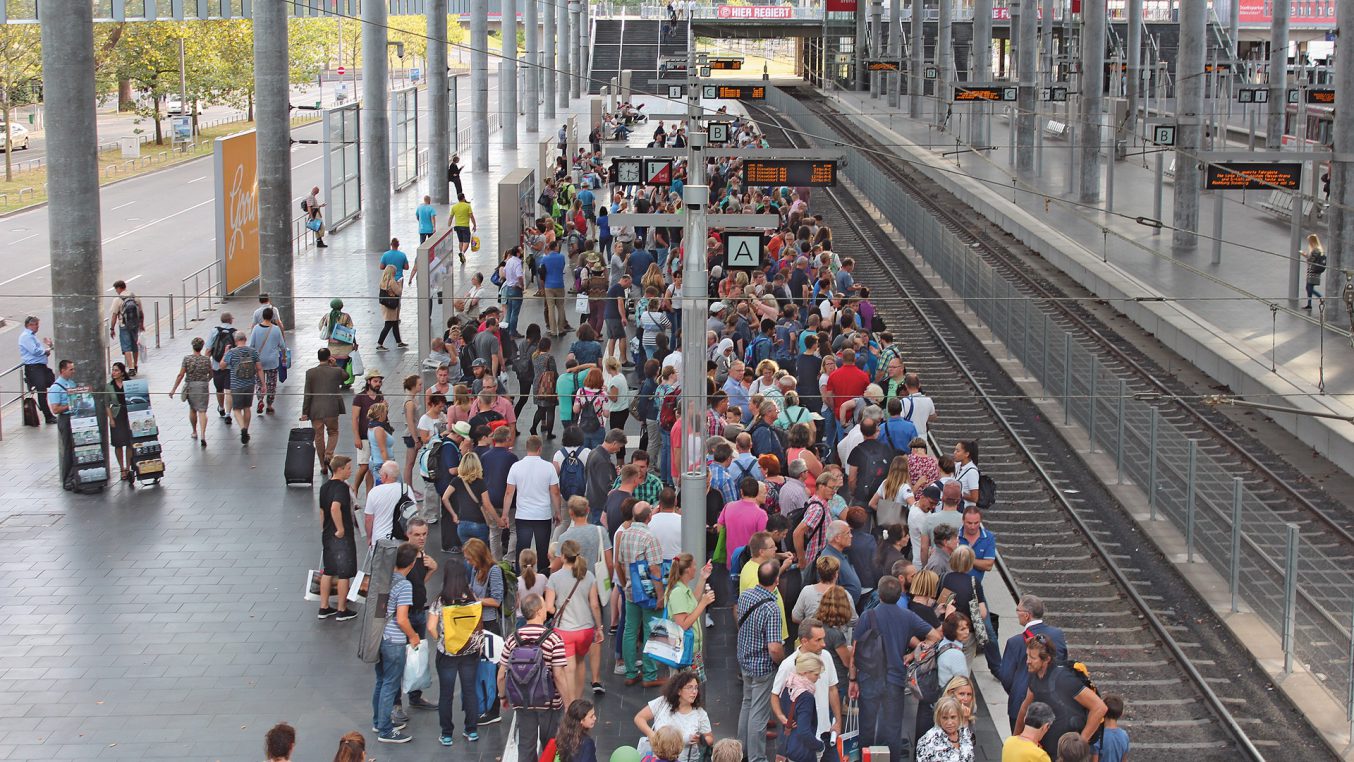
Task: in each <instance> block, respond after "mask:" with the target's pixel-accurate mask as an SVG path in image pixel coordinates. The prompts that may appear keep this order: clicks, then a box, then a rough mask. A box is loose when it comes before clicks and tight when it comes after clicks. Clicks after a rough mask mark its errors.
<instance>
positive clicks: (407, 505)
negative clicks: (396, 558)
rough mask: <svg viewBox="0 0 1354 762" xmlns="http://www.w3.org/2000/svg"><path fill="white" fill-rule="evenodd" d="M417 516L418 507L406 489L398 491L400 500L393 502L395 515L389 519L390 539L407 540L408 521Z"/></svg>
mask: <svg viewBox="0 0 1354 762" xmlns="http://www.w3.org/2000/svg"><path fill="white" fill-rule="evenodd" d="M416 515H418V505H417V504H415V503H414V498H413V496H412V495H410V494H409V490H408V489H403V488H402V489H401V490H400V499H399V500H396V501H395V515H394V516H391V517H390V539H392V540H408V539H409V534H408V531H407V526H408V523H409V519H412V518H413V517H414V516H416Z"/></svg>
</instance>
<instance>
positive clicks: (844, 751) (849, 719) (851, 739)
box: [837, 699, 860, 762]
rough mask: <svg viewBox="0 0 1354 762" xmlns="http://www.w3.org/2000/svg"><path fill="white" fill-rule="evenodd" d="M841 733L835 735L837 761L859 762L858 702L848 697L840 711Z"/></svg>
mask: <svg viewBox="0 0 1354 762" xmlns="http://www.w3.org/2000/svg"><path fill="white" fill-rule="evenodd" d="M842 714H843V715H845V716H844V717H843V718H842V734H841V735H839V736H837V762H860V703H859V700H858V699H849V700H848V701H847V703H846V708H845V709H844V710H843V712H842Z"/></svg>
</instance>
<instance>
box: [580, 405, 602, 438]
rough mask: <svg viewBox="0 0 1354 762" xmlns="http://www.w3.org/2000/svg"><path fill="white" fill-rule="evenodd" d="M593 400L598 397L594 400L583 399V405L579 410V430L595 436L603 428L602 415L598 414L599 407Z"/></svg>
mask: <svg viewBox="0 0 1354 762" xmlns="http://www.w3.org/2000/svg"><path fill="white" fill-rule="evenodd" d="M593 399H596V397H595V396H594V397H592V399H589V398H588V397H582V405H580V406H579V409H578V416H577V417H578V428H579V429H580V430H581V431H582V432H583V433H584V434H594V433H596V432H597V431H598V430H600V429H601V428H602V419H601V415H600V414H599V413H598V412H597V405H596V404H595V403H594V402H593V401H592V400H593Z"/></svg>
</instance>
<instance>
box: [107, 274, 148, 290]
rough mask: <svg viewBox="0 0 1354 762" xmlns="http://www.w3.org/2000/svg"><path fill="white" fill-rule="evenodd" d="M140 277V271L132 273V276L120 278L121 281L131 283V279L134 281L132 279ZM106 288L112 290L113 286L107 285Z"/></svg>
mask: <svg viewBox="0 0 1354 762" xmlns="http://www.w3.org/2000/svg"><path fill="white" fill-rule="evenodd" d="M140 277H141V273H137V274H136V275H133V276H132V277H130V278H124V279H123V280H122V282H123V283H131V282H132V281H134V280H136V279H137V278H140ZM108 290H109V291H112V290H113V287H112V286H109V287H108Z"/></svg>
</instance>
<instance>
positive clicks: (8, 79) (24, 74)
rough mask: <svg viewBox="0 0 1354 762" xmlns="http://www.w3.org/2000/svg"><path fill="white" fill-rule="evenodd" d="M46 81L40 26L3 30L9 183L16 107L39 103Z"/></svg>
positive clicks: (0, 57) (0, 106)
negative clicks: (11, 128) (43, 84)
mask: <svg viewBox="0 0 1354 762" xmlns="http://www.w3.org/2000/svg"><path fill="white" fill-rule="evenodd" d="M41 81H42V39H41V32H40V30H39V28H38V26H37V25H36V24H5V25H2V26H0V117H2V118H0V122H3V123H4V125H5V126H4V127H3V128H0V129H2V131H3V132H4V135H3V136H2V137H0V140H3V141H4V149H5V180H6V181H9V180H13V179H14V160H13V158H12V157H13V154H14V144H13V140H12V136H11V135H10V130H9V125H10V124H13V116H14V107H15V106H26V105H29V104H31V103H36V102H37V99H38V94H39V91H40V90H41V84H40V83H41Z"/></svg>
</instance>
